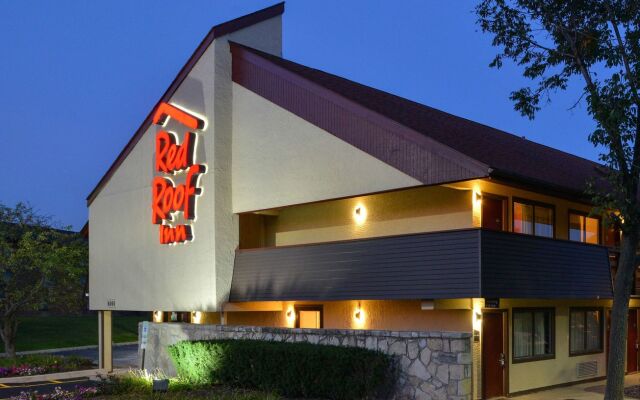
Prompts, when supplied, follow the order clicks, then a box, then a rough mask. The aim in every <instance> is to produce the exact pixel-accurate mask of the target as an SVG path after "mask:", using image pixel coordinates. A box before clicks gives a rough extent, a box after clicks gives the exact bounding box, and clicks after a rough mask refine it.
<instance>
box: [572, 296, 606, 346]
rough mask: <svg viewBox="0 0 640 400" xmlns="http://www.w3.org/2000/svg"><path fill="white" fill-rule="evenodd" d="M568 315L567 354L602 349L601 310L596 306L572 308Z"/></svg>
mask: <svg viewBox="0 0 640 400" xmlns="http://www.w3.org/2000/svg"><path fill="white" fill-rule="evenodd" d="M569 313H570V316H569V354H570V355H572V356H573V355H579V354H588V353H601V352H602V351H603V346H602V344H603V340H602V336H603V331H604V323H603V318H602V316H603V312H602V309H598V308H572V309H571V310H570V312H569Z"/></svg>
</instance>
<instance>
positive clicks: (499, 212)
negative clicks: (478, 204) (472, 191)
mask: <svg viewBox="0 0 640 400" xmlns="http://www.w3.org/2000/svg"><path fill="white" fill-rule="evenodd" d="M504 203H505V201H504V199H502V198H499V197H494V196H490V195H484V196H483V197H482V227H483V228H485V229H491V230H494V231H502V230H504V229H505V227H506V223H505V221H504V220H505V212H504Z"/></svg>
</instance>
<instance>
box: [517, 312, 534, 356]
mask: <svg viewBox="0 0 640 400" xmlns="http://www.w3.org/2000/svg"><path fill="white" fill-rule="evenodd" d="M532 323H533V321H532V318H531V313H530V312H514V313H513V357H514V358H523V357H531V356H532V355H533V354H531V350H532V347H533V346H532V345H531V344H532V343H531V341H532V340H533V338H532V336H531V333H532V331H533V326H532Z"/></svg>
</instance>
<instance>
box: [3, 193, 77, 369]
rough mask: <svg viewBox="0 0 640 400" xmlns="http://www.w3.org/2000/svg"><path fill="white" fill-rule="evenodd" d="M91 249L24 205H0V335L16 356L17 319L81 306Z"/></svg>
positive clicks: (7, 349) (5, 346)
mask: <svg viewBox="0 0 640 400" xmlns="http://www.w3.org/2000/svg"><path fill="white" fill-rule="evenodd" d="M87 260H88V250H87V245H86V242H85V241H84V239H83V238H81V237H80V235H78V234H76V233H74V232H71V231H68V230H62V229H57V228H55V227H54V226H53V224H52V222H51V218H49V217H45V216H42V215H39V214H38V213H37V212H36V211H34V209H33V208H32V207H31V206H29V205H27V204H24V203H18V204H17V205H16V206H15V207H13V208H11V207H8V206H5V205H3V204H1V203H0V337H1V338H2V340H3V342H4V348H5V352H6V353H7V355H9V356H11V357H13V356H15V352H16V348H15V340H16V335H17V330H18V316H19V315H20V313H22V312H25V311H34V310H39V309H41V308H42V307H43V306H44V305H56V306H58V307H59V308H62V309H64V310H67V311H73V310H76V309H77V307H79V305H80V304H82V303H79V302H78V298H79V296H80V295H81V294H80V293H79V292H81V291H82V290H83V287H84V280H85V279H86V275H87V270H88V268H87V266H88V261H87Z"/></svg>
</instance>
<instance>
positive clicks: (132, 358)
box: [52, 344, 139, 368]
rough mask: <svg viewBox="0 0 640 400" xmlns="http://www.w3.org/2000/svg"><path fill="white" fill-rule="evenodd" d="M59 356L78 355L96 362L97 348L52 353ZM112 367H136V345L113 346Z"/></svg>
mask: <svg viewBox="0 0 640 400" xmlns="http://www.w3.org/2000/svg"><path fill="white" fill-rule="evenodd" d="M52 354H56V355H61V356H78V357H85V358H89V359H91V360H93V362H94V363H95V364H98V348H97V347H94V348H91V349H81V350H67V351H60V352H56V353H52ZM113 367H114V368H138V367H139V365H138V345H137V344H126V345H122V346H113Z"/></svg>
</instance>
